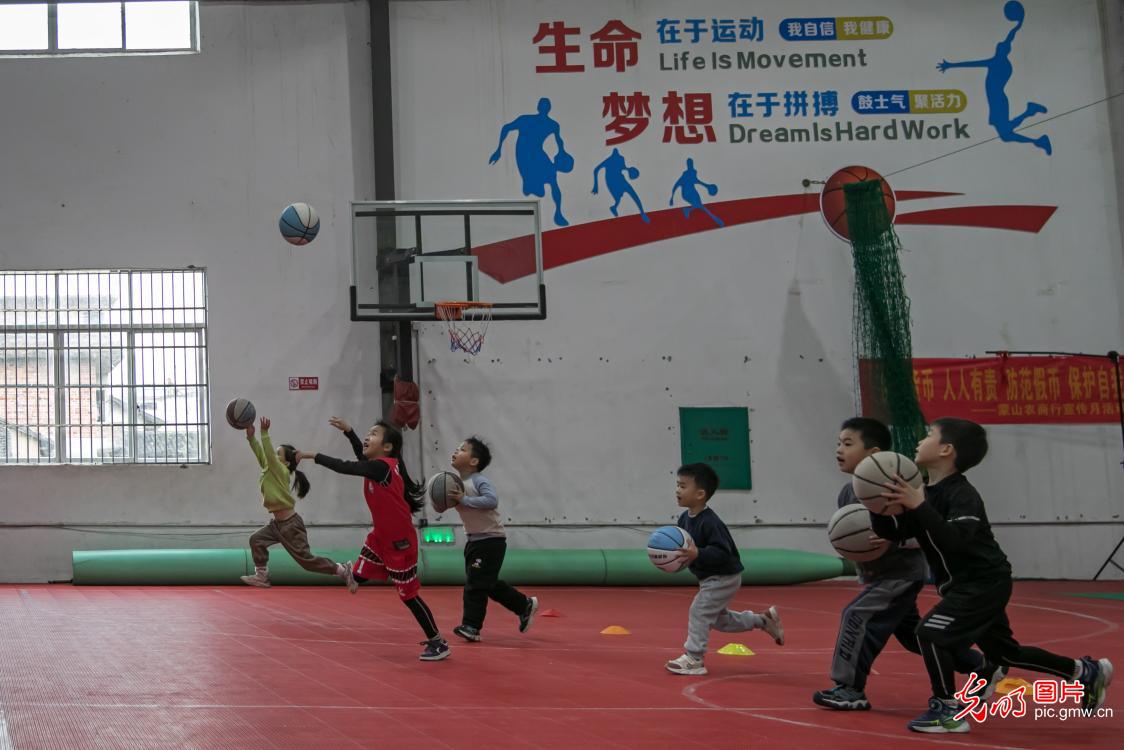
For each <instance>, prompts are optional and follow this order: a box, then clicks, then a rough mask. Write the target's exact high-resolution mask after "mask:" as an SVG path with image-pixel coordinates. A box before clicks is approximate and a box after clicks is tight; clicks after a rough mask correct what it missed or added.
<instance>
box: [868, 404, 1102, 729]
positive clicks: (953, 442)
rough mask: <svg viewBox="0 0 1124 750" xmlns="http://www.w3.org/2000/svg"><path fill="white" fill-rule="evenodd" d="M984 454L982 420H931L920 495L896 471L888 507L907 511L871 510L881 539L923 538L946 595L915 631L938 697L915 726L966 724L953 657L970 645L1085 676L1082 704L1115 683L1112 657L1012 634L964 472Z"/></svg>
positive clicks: (999, 559)
mask: <svg viewBox="0 0 1124 750" xmlns="http://www.w3.org/2000/svg"><path fill="white" fill-rule="evenodd" d="M985 455H987V433H986V432H985V431H984V429H983V427H981V426H980V425H978V424H976V423H975V422H970V421H968V420H966V419H954V418H951V417H946V418H943V419H938V420H936V421H934V422H933V423H932V425H930V427H929V433H928V435H926V437H925V438H924V439H923V440H921V442H920V443H918V444H917V457H916V458H915V459H914V460H915V462H916V463H917V465H918V466H921V467H923V468H925V469H927V470H928V472H929V482H928V485H927V486H926V487H925V490H924V494H922V491H921V490H919V489H914V488H913V487H910V486H909V485H908V484H907V483H906V482H905V481H903V480H902V479H901V477H898V478H897V479H896V480H895V486H896V489H895V490H893V491H891V492H887V493H884V495H885V496H886V497H887V498H888V499H889V500H890V502H889V503H888V504H887V512H888V513H892V512H893V511H894V509H895V507H896V508H899V509H901V510H902V511H903V512H902V513H901V515H898V516H890V515H877V514H874V513H871V515H870V519H871V526H872V528H873V530H874V532H875V533H876V534H878V535H879V536H880V537H883V538H885V539H907V538H910V537H913V538H916V539H917V540H918V541H919V542H920V543H921V548H922V549H924V550H925V556H926V557H927V558H928V560H929V567H930V569H931V570H932V572H933V576H934V577H935V579H936V583H937V593H938V594H940V595H941V601H940V602H939V603H938V604H937V605H936V606H935V607H933V609H931V610H930V611H929V613H928V614H926V615H925V617H924V618H922V620H921V624H920V626H918V628H917V638H918V641H919V642H920V644H921V653H922V656H923V657H924V659H925V668H926V670H927V671H928V672H929V681H930V683H931V687H932V690H933V697H932V698H930V699H929V710H928V711H926V712H925V713H924V714H922V715H921V716H919V717H917V718H916V719H914V720H913V721H911V722H910V723H909V728H910V729H911V730H913V731H915V732H967V731H968V723H967V720H966V719H964V718H961V719H957V718H956V714H958V713H960V711H961V709H962V708H963V706H962V705H961V704H960V703H959V702H958V701H957V700H956V699H955V698H954V697H953V696H954V694H955V693H956V692H957V688H956V684H955V675H954V672H953V658H952V654H953V652H954V651H955V650H956V649H959V648H963V647H964V646H968V645H971V644H972V643H976V644H978V645H979V646H980V648H981V649H983V652H984V656H985V657H986V659H987V660H988V662H992V663H996V664H1000V665H1002V666H1005V667H1021V668H1023V669H1029V670H1033V671H1035V672H1045V673H1047V674H1052V675H1055V676H1056V677H1060V678H1062V679H1063V680H1078V681H1080V682H1081V683H1082V685H1083V686H1084V688H1085V694H1084V697H1083V698H1082V701H1081V707H1082V708H1084V709H1091V710H1095V709H1097V708H1098V707H1099V706H1100V705H1101V703H1103V702H1104V697H1105V691H1106V689H1107V687H1108V685H1109V683H1111V682H1112V662H1110V661H1109V660H1108V659H1100V660H1099V661H1097V660H1094V659H1093V658H1092V657H1089V656H1085V657H1082V658H1081V659H1071V658H1069V657H1066V656H1059V655H1057V654H1054V653H1051V652H1049V651H1045V650H1043V649H1040V648H1035V647H1033V646H1022V645H1020V644H1019V642H1018V641H1016V640H1015V638H1014V636H1013V635H1012V633H1011V626H1010V623H1009V622H1008V620H1007V612H1006V609H1007V602H1008V600H1010V598H1011V587H1012V585H1011V565H1010V563H1008V562H1007V556H1006V555H1004V554H1003V550H1002V549H1000V547H999V544H998V543H997V542H996V541H995V537H994V536H993V535H992V533H991V525H990V524H989V523H988V520H987V513H986V511H985V510H984V505H983V500H982V499H981V498H980V494H979V493H978V492H977V491H976V488H975V487H973V486H972V485H971V483H970V482H968V479H967V478H966V477H965V476H964V474H963V472H965V471H967V470H968V469H970V468H972V467H973V466H975V465H976V464H978V463H979V462H980V461H982V460H983V457H984V456H985Z"/></svg>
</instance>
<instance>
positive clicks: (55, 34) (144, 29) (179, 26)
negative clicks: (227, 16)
mask: <svg viewBox="0 0 1124 750" xmlns="http://www.w3.org/2000/svg"><path fill="white" fill-rule="evenodd" d="M198 19H199V3H198V2H196V0H84V1H83V0H56V1H55V2H35V0H27V2H18V0H17V1H16V2H10V1H6V2H2V3H0V57H56V56H60V55H66V56H71V57H73V56H78V57H82V56H87V57H89V56H98V55H136V54H142V55H153V54H183V53H188V52H198V51H199V20H198Z"/></svg>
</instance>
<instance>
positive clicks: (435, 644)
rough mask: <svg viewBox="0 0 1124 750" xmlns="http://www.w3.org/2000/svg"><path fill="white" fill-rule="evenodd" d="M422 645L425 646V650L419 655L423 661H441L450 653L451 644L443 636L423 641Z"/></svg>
mask: <svg viewBox="0 0 1124 750" xmlns="http://www.w3.org/2000/svg"><path fill="white" fill-rule="evenodd" d="M421 645H423V646H425V651H422V652H421V655H420V656H419V657H418V658H419V659H421V660H422V661H441V660H442V659H444V658H445V657H447V656H448V655H449V653H450V651H449V644H448V643H446V642H445V639H444V638H442V637H441V636H437V637H436V638H431V639H430V640H428V641H422V642H421Z"/></svg>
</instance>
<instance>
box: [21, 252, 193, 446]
mask: <svg viewBox="0 0 1124 750" xmlns="http://www.w3.org/2000/svg"><path fill="white" fill-rule="evenodd" d="M206 281H207V279H206V271H205V270H204V269H201V268H186V269H173V270H144V271H141V270H113V271H107V270H96V271H0V370H2V373H0V463H2V464H29V463H30V464H59V463H75V464H122V463H140V464H167V463H176V464H185V463H209V462H210V460H211V440H210V436H211V432H210V420H209V415H210V399H209V393H208V388H207V284H206Z"/></svg>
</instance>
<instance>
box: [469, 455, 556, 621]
mask: <svg viewBox="0 0 1124 750" xmlns="http://www.w3.org/2000/svg"><path fill="white" fill-rule="evenodd" d="M491 462H492V451H491V450H490V449H489V448H488V446H487V444H486V443H485V442H484V441H483V440H481V439H480V438H478V437H475V436H474V437H470V438H468V439H466V440H465V441H464V442H463V443H461V444H460V445H459V446H457V449H456V450H455V451H454V452H453V458H452V461H451V464H452V467H453V468H454V469H456V470H457V473H458V474H460V478H461V482H462V483H463V484H464V490H463V491H462V490H460V489H457V488H456V487H450V488H449V489H448V491H447V497H448V500H449V504H450V505H452V506H453V507H454V508H456V510H457V513H459V514H460V517H461V521H462V522H463V523H464V533H465V535H466V536H467V539H468V541H467V543H466V544H465V545H464V579H465V581H464V614H463V615H462V617H461V624H460V625H458V626H456V627H455V628H453V632H454V633H456V634H457V635H459V636H460V637H461V638H464V639H465V640H466V641H479V640H480V630H481V628H483V627H484V616H485V615H486V614H487V612H488V599H495V600H496V601H497V602H499V604H500V605H501V606H503V607H505V608H507V609H508V610H510V611H511V612H513V613H515V614H516V615H517V616H518V617H519V632H520V633H525V632H527V630H528V629H529V628H530V627H531V623H532V622H533V621H534V618H535V613H536V612H537V611H538V609H539V600H538V597H534V596H527V595H526V594H524V593H523V592H521V591H519V589H517V588H515V587H513V586H510V585H508V584H507V583H506V582H505V581H502V580H500V568H502V567H503V558H504V555H506V554H507V535H506V534H505V533H504V529H503V524H502V523H501V522H500V514H499V511H498V510H496V509H497V508H498V507H499V502H500V501H499V497H497V496H496V490H495V488H494V487H493V486H492V483H491V482H489V481H488V478H487V477H485V476H484V474H483V473H481V472H483V471H484V469H486V468H488V465H489V464H491Z"/></svg>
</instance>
